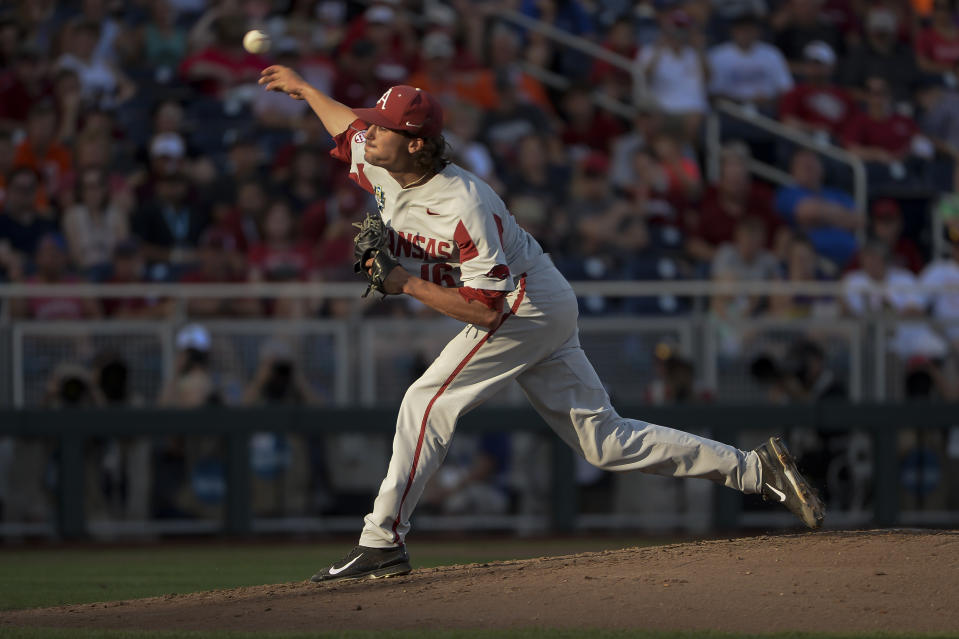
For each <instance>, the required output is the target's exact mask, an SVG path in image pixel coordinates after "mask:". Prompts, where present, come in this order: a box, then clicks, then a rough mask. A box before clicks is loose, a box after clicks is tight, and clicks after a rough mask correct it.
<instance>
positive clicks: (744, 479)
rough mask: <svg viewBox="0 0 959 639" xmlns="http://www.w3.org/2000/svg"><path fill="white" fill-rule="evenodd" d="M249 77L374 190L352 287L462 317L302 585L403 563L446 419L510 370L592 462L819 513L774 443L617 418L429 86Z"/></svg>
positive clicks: (571, 301)
mask: <svg viewBox="0 0 959 639" xmlns="http://www.w3.org/2000/svg"><path fill="white" fill-rule="evenodd" d="M259 82H260V84H261V85H264V86H265V88H266V89H267V90H271V91H279V92H283V93H286V94H288V95H289V96H291V97H293V98H295V99H298V100H306V101H307V102H308V103H309V105H310V107H311V108H312V109H313V111H314V112H315V113H316V115H317V116H318V117H319V118H320V120H321V121H322V122H323V125H324V126H325V127H326V129H327V131H329V133H330V135H332V136H333V138H334V140H335V142H336V148H335V149H334V150H333V151H331V154H332V155H333V157H335V158H337V159H338V160H342V161H343V162H345V163H346V164H348V165H349V167H350V169H349V170H350V177H351V178H352V179H353V181H355V182H356V183H357V184H358V185H359V186H361V187H362V188H364V189H366V190H367V191H369V192H370V193H372V194H373V196H374V199H375V201H376V207H377V209H378V210H377V212H376V214H375V215H368V216H367V218H366V220H365V221H364V222H363V224H362V225H359V226H360V229H359V232H358V234H357V236H356V239H355V242H354V244H355V249H356V250H355V257H356V262H355V265H354V267H355V269H356V271H357V272H358V273H360V274H361V275H363V276H364V277H366V278H367V280H368V282H369V288H368V289H367V293H369V292H371V291H376V292H378V293H380V294H383V295H410V296H412V297H414V298H416V299H417V300H419V301H420V302H422V303H424V304H426V305H427V306H430V307H431V308H434V309H436V310H437V311H440V312H441V313H444V314H446V315H448V316H450V317H453V318H455V319H458V320H460V321H462V322H464V323H466V326H465V327H464V329H463V330H462V331H461V332H460V333H459V334H458V335H457V336H456V337H454V338H453V339H452V341H450V343H449V344H447V345H446V347H445V348H444V349H443V351H442V353H441V354H440V355H439V357H437V358H436V361H434V362H433V363H432V365H430V367H429V368H428V369H427V371H426V372H425V373H424V374H423V376H422V377H420V378H419V379H418V380H416V381H415V382H414V383H413V385H412V386H411V387H410V388H409V390H407V392H406V396H405V397H404V398H403V402H402V404H401V405H400V409H399V416H398V418H397V422H396V435H395V437H394V440H393V455H392V458H391V460H390V464H389V470H388V471H387V474H386V478H385V479H384V480H383V483H382V484H381V485H380V489H379V494H378V495H377V497H376V501H375V502H374V504H373V512H371V513H370V514H369V515H367V516H366V519H365V525H364V527H363V532H362V533H361V535H360V539H359V545H357V546H356V547H355V548H354V549H353V550H352V551H351V552H350V553H349V554H348V555H347V556H346V557H344V558H343V559H342V560H341V561H338V562H336V563H334V564H333V565H332V566H330V567H328V568H326V569H323V570H321V571H320V572H318V573H317V574H315V575H314V576H313V577H312V580H313V581H327V580H334V579H349V578H359V577H367V576H370V577H388V576H394V575H402V574H406V573H408V572H409V571H410V560H409V555H408V554H407V551H406V545H405V540H406V535H407V533H408V532H409V530H410V524H409V520H410V515H411V514H412V512H413V509H414V508H415V506H416V503H417V501H419V499H420V496H421V495H422V494H423V489H424V487H425V486H426V484H427V482H428V481H429V479H430V477H431V476H432V475H433V473H434V472H436V470H437V469H438V468H439V466H440V464H441V463H442V462H443V458H444V457H445V456H446V452H447V450H448V449H449V445H450V440H451V439H452V437H453V432H454V431H455V429H456V422H457V420H458V419H459V418H460V416H461V415H464V414H465V413H466V412H468V411H470V410H472V409H473V408H476V407H477V406H479V405H480V404H482V403H483V402H484V401H486V400H487V399H488V398H490V397H492V396H493V395H495V394H496V393H500V392H502V391H503V389H504V388H505V387H506V385H507V384H511V383H513V382H514V381H515V382H516V383H518V384H519V385H520V387H521V388H522V390H523V392H524V393H525V395H526V397H527V398H529V401H530V403H531V404H532V405H533V406H534V408H535V409H536V410H537V411H538V412H539V414H540V415H541V416H542V417H543V419H544V420H546V422H547V423H548V424H549V425H550V427H551V428H552V429H553V430H555V431H556V433H557V434H558V435H559V436H560V437H561V438H562V439H563V441H565V442H566V443H567V444H568V445H569V446H571V447H572V448H573V449H574V450H576V451H577V452H578V453H579V454H580V455H582V456H583V457H584V458H585V459H586V460H587V461H589V462H590V463H592V464H594V465H595V466H597V467H599V468H602V469H605V470H617V471H626V470H641V471H644V472H647V473H655V474H658V475H667V476H672V477H703V478H706V479H710V480H712V481H715V482H718V483H720V484H723V485H725V486H728V487H729V488H733V489H735V490H739V491H742V492H744V493H761V494H762V495H763V497H765V498H766V499H767V500H772V501H776V502H780V503H782V504H783V505H784V506H786V508H788V509H789V510H791V511H792V512H793V513H795V514H796V515H797V516H798V517H799V518H800V519H802V521H803V522H804V523H805V524H806V525H807V526H809V527H811V528H816V527H818V526H820V525H821V524H822V520H823V506H822V504H821V502H820V501H819V499H818V497H817V496H816V495H815V493H814V492H813V490H812V489H811V488H810V486H809V485H808V483H807V482H806V480H805V479H804V478H803V477H802V476H801V475H800V474H799V471H798V470H797V469H796V466H795V463H794V461H793V459H792V457H791V456H790V455H789V453H788V452H787V450H786V448H785V446H784V445H783V443H782V441H781V440H780V439H779V438H772V439H770V440H769V441H768V442H766V443H764V444H763V445H761V446H760V447H759V448H757V449H755V450H752V451H748V452H747V451H743V450H739V449H738V448H735V447H733V446H729V445H726V444H722V443H719V442H716V441H712V440H709V439H705V438H702V437H697V436H694V435H691V434H689V433H685V432H682V431H678V430H674V429H672V428H666V427H664V426H657V425H656V424H650V423H647V422H642V421H638V420H634V419H628V418H625V417H621V416H620V415H618V414H617V413H616V411H615V410H614V409H613V407H612V406H611V405H610V400H609V396H608V395H607V393H606V391H605V390H604V388H603V385H602V383H601V382H600V380H599V377H597V375H596V372H595V371H594V370H593V367H592V365H591V364H590V363H589V360H587V359H586V355H585V353H584V352H583V349H582V348H581V347H580V344H579V336H578V329H577V323H576V322H577V304H576V296H575V295H574V294H573V290H572V288H571V287H570V286H569V284H568V283H567V282H566V280H565V279H564V278H563V276H562V275H561V274H560V273H559V271H558V270H556V268H555V267H554V266H553V263H552V261H551V260H550V258H549V256H548V255H546V254H544V253H543V251H542V249H541V248H540V246H539V244H538V243H537V242H536V240H535V239H533V238H532V237H531V236H530V235H529V234H528V233H527V232H526V231H524V230H523V229H521V228H520V227H519V225H518V224H517V223H516V221H515V220H514V219H513V217H512V216H511V215H510V213H509V211H507V210H506V207H505V205H504V204H503V201H502V200H501V199H500V198H499V197H498V196H497V195H496V194H495V193H494V192H493V190H492V188H490V187H489V185H487V184H486V183H484V182H483V181H482V180H480V179H479V178H477V177H476V176H475V175H473V174H472V173H470V172H468V171H466V170H464V169H462V168H460V167H459V166H457V165H455V164H453V163H451V162H450V161H449V160H448V159H447V157H446V155H445V148H446V143H445V140H444V139H443V135H442V131H443V110H442V107H441V106H440V104H439V103H438V102H437V101H436V100H435V99H434V98H433V97H432V96H430V95H429V94H428V93H426V92H425V91H420V90H419V89H416V88H414V87H410V86H394V87H392V88H390V89H389V90H388V91H387V92H386V93H384V94H383V96H382V97H381V98H380V99H379V100H377V102H376V104H374V105H373V106H372V107H371V108H363V109H351V108H349V107H347V106H344V105H343V104H340V103H339V102H337V101H335V100H333V99H331V98H330V97H328V96H326V95H324V94H323V93H321V92H320V91H318V90H317V89H315V88H314V87H312V86H310V85H309V84H308V83H306V82H304V80H303V79H302V78H301V77H300V76H299V75H298V74H297V73H296V72H294V71H293V70H291V69H289V68H287V67H283V66H271V67H268V68H266V69H264V70H263V72H262V75H261V78H260V81H259Z"/></svg>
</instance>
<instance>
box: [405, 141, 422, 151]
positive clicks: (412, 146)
mask: <svg viewBox="0 0 959 639" xmlns="http://www.w3.org/2000/svg"><path fill="white" fill-rule="evenodd" d="M423 145H424V142H423V138H411V139H410V142H409V144H408V145H407V147H406V148H407V150H408V151H409V152H410V155H413V154H414V153H418V152H419V151H422V150H423Z"/></svg>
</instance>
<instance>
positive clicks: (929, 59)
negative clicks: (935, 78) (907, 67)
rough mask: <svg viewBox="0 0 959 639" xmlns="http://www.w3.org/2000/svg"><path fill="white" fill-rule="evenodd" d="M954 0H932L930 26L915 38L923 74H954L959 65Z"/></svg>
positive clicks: (958, 34)
mask: <svg viewBox="0 0 959 639" xmlns="http://www.w3.org/2000/svg"><path fill="white" fill-rule="evenodd" d="M956 20H957V16H956V6H955V0H933V3H932V13H931V16H930V20H929V25H928V26H927V27H925V28H924V29H922V30H921V31H919V34H918V35H917V36H916V61H917V62H918V63H919V68H920V69H921V70H923V71H925V72H926V73H949V74H953V79H954V80H955V75H954V74H955V73H956V71H957V65H959V27H957V25H956Z"/></svg>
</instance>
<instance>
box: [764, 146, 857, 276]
mask: <svg viewBox="0 0 959 639" xmlns="http://www.w3.org/2000/svg"><path fill="white" fill-rule="evenodd" d="M790 174H791V175H792V177H793V180H795V184H793V185H791V186H783V187H780V188H779V190H778V191H776V199H775V204H774V206H775V208H776V211H777V212H778V213H779V215H781V216H782V218H783V220H785V222H786V223H787V224H788V225H789V226H791V227H792V228H793V229H795V230H796V231H801V232H803V233H805V234H806V236H807V237H808V238H809V240H810V242H812V245H813V246H814V247H815V248H816V252H817V253H818V254H820V255H822V256H824V257H826V258H828V259H829V260H831V261H832V262H833V263H835V264H836V266H837V267H838V268H840V269H841V268H843V267H844V266H845V265H846V263H847V262H848V261H849V259H850V258H851V257H852V255H853V253H854V252H855V251H856V235H855V233H856V231H857V229H859V228H861V227H862V225H863V219H862V216H861V215H860V214H859V213H857V212H856V210H855V202H854V201H853V199H852V197H851V196H849V194H847V193H845V192H843V191H840V190H838V189H833V188H830V187H826V186H823V180H822V163H821V162H820V160H819V156H818V155H816V154H815V153H814V152H813V151H809V150H805V149H800V150H798V151H796V153H795V154H794V155H793V157H792V163H791V166H790Z"/></svg>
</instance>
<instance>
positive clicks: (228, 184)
mask: <svg viewBox="0 0 959 639" xmlns="http://www.w3.org/2000/svg"><path fill="white" fill-rule="evenodd" d="M287 99H289V98H287ZM291 102H292V100H291ZM262 155H263V154H262V153H261V151H260V147H259V145H258V144H257V141H256V138H254V137H253V136H251V135H241V136H239V137H237V139H236V140H234V141H233V143H232V144H231V145H230V148H229V151H227V157H226V170H225V171H223V173H222V174H221V175H220V176H219V177H218V178H217V180H216V182H214V183H213V186H212V187H211V188H210V189H209V191H210V196H211V197H212V199H214V200H215V201H218V202H233V201H234V200H235V199H236V196H237V192H238V191H239V189H240V185H241V184H245V183H247V182H266V177H267V176H266V173H265V171H264V170H263V167H262V166H261V164H262V160H263V157H262Z"/></svg>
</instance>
